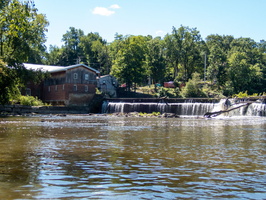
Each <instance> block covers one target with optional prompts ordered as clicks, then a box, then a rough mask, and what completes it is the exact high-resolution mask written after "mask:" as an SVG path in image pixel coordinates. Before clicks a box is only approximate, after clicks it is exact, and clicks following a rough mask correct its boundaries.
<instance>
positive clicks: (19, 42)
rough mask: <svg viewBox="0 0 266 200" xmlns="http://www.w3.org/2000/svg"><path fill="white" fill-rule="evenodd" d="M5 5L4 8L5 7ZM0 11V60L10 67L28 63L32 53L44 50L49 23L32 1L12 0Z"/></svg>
mask: <svg viewBox="0 0 266 200" xmlns="http://www.w3.org/2000/svg"><path fill="white" fill-rule="evenodd" d="M3 5H4V6H3ZM2 6H3V7H2V9H1V10H0V58H1V59H2V60H3V61H4V62H6V63H7V64H8V65H10V66H15V65H16V63H23V62H27V61H28V59H29V57H30V55H31V53H32V52H34V51H35V52H36V51H40V50H43V49H42V48H41V47H43V48H45V47H44V42H45V32H46V31H47V30H46V27H47V25H48V21H47V20H46V19H45V16H44V15H42V14H38V13H37V9H36V8H35V7H34V4H33V2H32V1H27V2H25V3H21V2H20V1H18V0H10V1H8V2H6V3H5V4H2Z"/></svg>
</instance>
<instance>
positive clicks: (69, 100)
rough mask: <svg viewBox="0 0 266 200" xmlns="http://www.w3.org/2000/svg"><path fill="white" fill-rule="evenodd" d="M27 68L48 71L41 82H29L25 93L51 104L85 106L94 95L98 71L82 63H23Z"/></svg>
mask: <svg viewBox="0 0 266 200" xmlns="http://www.w3.org/2000/svg"><path fill="white" fill-rule="evenodd" d="M24 66H25V67H26V68H27V69H33V70H40V69H41V70H42V71H44V72H49V73H50V74H51V76H50V77H49V78H47V79H45V80H44V81H43V82H42V83H41V84H39V85H34V84H31V83H29V85H28V88H27V89H26V94H28V95H32V96H37V97H38V98H40V99H41V100H43V101H44V102H47V103H51V104H53V105H67V106H69V105H72V106H86V105H88V104H89V102H90V100H91V99H92V98H93V97H94V95H95V92H96V87H97V79H96V78H97V76H98V75H99V71H98V70H96V69H93V68H91V67H89V66H86V65H84V64H77V65H71V66H67V67H63V66H50V65H37V64H29V63H24Z"/></svg>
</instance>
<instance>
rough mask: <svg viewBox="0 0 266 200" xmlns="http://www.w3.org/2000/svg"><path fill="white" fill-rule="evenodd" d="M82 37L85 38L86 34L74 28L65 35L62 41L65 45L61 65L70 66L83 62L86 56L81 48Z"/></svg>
mask: <svg viewBox="0 0 266 200" xmlns="http://www.w3.org/2000/svg"><path fill="white" fill-rule="evenodd" d="M82 36H84V32H83V31H82V30H81V29H76V28H74V27H70V28H69V30H68V31H67V32H66V33H65V34H64V35H63V38H62V41H63V42H64V45H63V46H62V53H61V55H60V62H59V63H60V65H62V66H68V65H75V64H77V63H80V62H82V59H83V58H84V55H83V51H82V49H81V48H80V46H79V44H80V39H81V37H82Z"/></svg>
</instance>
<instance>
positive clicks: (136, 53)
mask: <svg viewBox="0 0 266 200" xmlns="http://www.w3.org/2000/svg"><path fill="white" fill-rule="evenodd" d="M145 51H146V40H145V38H144V37H142V36H130V37H128V38H125V39H124V40H123V41H122V44H121V46H120V49H119V51H118V52H117V54H116V57H115V59H114V61H113V66H112V69H111V74H112V75H114V76H115V77H117V78H118V80H119V81H120V82H121V83H126V87H127V90H128V91H130V88H131V87H132V86H133V85H134V86H136V84H138V83H141V82H142V80H143V77H144V75H145V69H144V59H145V56H144V53H145Z"/></svg>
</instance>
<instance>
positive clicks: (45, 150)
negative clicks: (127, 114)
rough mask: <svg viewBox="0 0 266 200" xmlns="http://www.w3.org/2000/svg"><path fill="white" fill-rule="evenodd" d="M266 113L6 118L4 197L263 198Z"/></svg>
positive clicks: (1, 151) (2, 128) (2, 134)
mask: <svg viewBox="0 0 266 200" xmlns="http://www.w3.org/2000/svg"><path fill="white" fill-rule="evenodd" d="M265 147H266V119H265V118H252V119H251V118H223V119H210V120H206V119H191V118H190V119H189V118H187V119H185V118H183V119H182V118H181V119H153V118H150V119H148V118H116V117H106V116H98V117H97V116H86V115H84V116H67V117H58V116H49V117H47V116H46V117H45V116H40V117H33V118H22V117H21V118H14V117H12V118H2V119H0V199H116V200H117V199H201V198H203V199H213V198H221V199H229V198H234V199H239V198H240V199H263V198H265V197H266V190H265V188H266V183H265V180H266V167H265V166H266V159H265V157H266V156H265Z"/></svg>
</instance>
